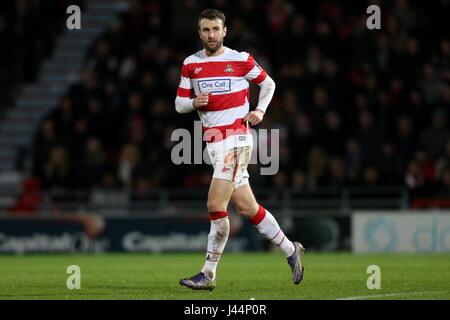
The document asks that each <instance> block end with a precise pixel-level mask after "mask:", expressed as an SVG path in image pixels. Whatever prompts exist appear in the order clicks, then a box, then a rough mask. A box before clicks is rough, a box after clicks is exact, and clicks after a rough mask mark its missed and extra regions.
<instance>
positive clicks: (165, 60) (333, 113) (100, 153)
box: [0, 0, 450, 199]
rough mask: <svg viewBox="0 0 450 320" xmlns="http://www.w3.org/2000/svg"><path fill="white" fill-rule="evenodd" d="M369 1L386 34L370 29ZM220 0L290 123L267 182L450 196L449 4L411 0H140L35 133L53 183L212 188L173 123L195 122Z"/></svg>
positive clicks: (279, 122)
mask: <svg viewBox="0 0 450 320" xmlns="http://www.w3.org/2000/svg"><path fill="white" fill-rule="evenodd" d="M370 4H378V5H379V6H380V8H381V30H369V29H367V27H366V19H367V17H368V14H367V13H366V9H367V6H368V5H370ZM207 7H212V8H217V9H221V10H223V11H224V12H225V14H226V16H227V26H228V34H227V36H226V38H225V45H226V46H228V47H231V48H233V49H236V50H239V51H247V52H249V53H251V54H252V55H253V56H254V57H255V60H256V61H257V62H258V63H259V64H260V65H261V66H262V67H263V68H264V69H265V70H266V71H267V72H268V73H269V74H270V75H271V77H272V78H273V79H274V80H275V82H276V84H277V89H276V93H275V95H274V98H273V101H272V103H271V105H270V106H269V108H268V111H267V114H266V116H265V118H264V121H263V123H262V124H261V125H260V126H259V128H268V129H279V130H280V133H281V134H280V139H281V141H280V170H279V172H278V174H277V175H274V176H261V175H260V174H259V168H258V166H256V165H251V166H250V168H249V171H250V175H251V178H250V179H251V181H252V186H253V187H254V188H256V189H257V188H258V187H264V186H265V187H267V186H270V187H273V188H274V189H275V190H276V189H279V190H281V189H285V188H289V189H290V190H291V191H293V192H298V193H301V192H303V191H308V190H320V189H321V188H329V187H335V188H343V187H362V186H364V187H365V186H378V187H380V186H381V187H382V186H406V187H407V188H408V189H409V190H410V191H411V195H412V196H413V198H414V197H417V198H420V197H428V198H449V197H450V131H449V129H448V128H449V124H450V119H449V117H450V114H449V112H450V38H449V35H448V30H450V28H449V25H448V23H447V22H446V21H447V20H448V17H446V16H445V12H446V10H447V11H448V9H449V3H448V2H446V1H433V4H430V3H426V2H425V1H422V2H421V3H418V2H416V1H407V0H396V1H387V0H386V1H357V2H355V1H353V2H344V1H287V0H268V1H256V0H241V1H229V0H213V1H200V0H185V1H157V0H144V1H130V2H129V9H128V10H127V11H125V12H123V13H122V15H121V16H120V19H119V20H118V22H117V23H115V24H114V25H112V26H110V27H109V28H108V30H107V31H106V32H105V33H104V34H103V35H102V36H101V37H100V38H99V39H97V40H96V42H95V43H94V44H93V45H92V47H91V49H90V50H89V52H87V53H86V60H85V69H84V72H83V75H82V81H80V82H79V83H77V84H75V85H73V86H72V87H71V88H70V89H69V90H68V91H67V93H66V94H65V95H64V96H63V97H61V99H60V101H59V104H58V106H55V108H54V110H53V111H52V112H51V113H50V114H48V116H47V117H46V118H45V119H43V120H42V123H41V125H40V127H39V129H38V131H37V132H36V134H35V137H34V144H33V146H34V154H33V174H34V175H35V176H36V177H38V178H39V181H40V183H41V185H42V186H43V188H45V189H69V190H75V189H84V190H92V189H105V190H117V189H127V190H133V191H134V193H133V194H134V195H135V197H137V198H142V199H145V195H146V194H148V192H150V191H151V190H153V189H155V188H174V187H179V188H194V187H206V186H208V185H209V182H210V179H211V175H212V169H211V168H210V167H209V166H208V165H180V166H177V165H174V164H172V162H171V158H170V156H171V149H172V147H173V145H174V143H175V142H171V140H170V136H171V133H172V132H173V130H174V129H176V128H186V129H189V130H191V131H192V130H193V121H194V120H197V118H198V116H197V115H196V114H195V113H192V114H188V115H180V114H178V113H177V112H176V111H175V108H174V99H175V95H176V91H177V87H178V83H179V77H180V71H181V65H182V62H183V60H184V58H186V57H187V56H188V55H190V54H192V53H193V52H195V51H197V50H199V49H201V43H200V40H199V39H198V34H197V31H196V26H197V16H198V14H199V13H200V12H201V11H202V10H203V9H205V8H207ZM3 20H4V19H3ZM1 22H2V19H1V17H0V31H1V29H2V23H1ZM14 41H18V40H14ZM25 42H26V41H25ZM28 45H30V44H28ZM25 52H27V54H29V53H30V52H29V51H27V50H25ZM30 63H32V62H30ZM0 76H1V75H0ZM252 89H254V90H253V91H252V95H251V106H255V105H256V102H257V97H258V87H257V86H256V87H255V86H252Z"/></svg>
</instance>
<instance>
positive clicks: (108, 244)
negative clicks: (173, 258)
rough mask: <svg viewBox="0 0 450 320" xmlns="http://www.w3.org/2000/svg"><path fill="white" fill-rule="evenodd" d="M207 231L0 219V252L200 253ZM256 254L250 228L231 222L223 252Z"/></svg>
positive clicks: (196, 226) (90, 218) (194, 223)
mask: <svg viewBox="0 0 450 320" xmlns="http://www.w3.org/2000/svg"><path fill="white" fill-rule="evenodd" d="M209 227H210V223H209V221H208V220H207V219H205V218H201V219H200V218H175V217H155V218H104V217H99V216H94V215H70V216H59V217H55V218H8V219H0V253H13V254H26V253H59V252H61V253H68V252H80V253H82V252H111V251H113V252H114V251H116V252H117V251H122V252H123V251H124V252H135V253H136V252H147V253H159V252H183V251H186V252H187V251H204V250H205V248H206V243H207V237H208V233H209ZM258 249H260V241H259V239H258V237H257V234H256V231H255V230H254V228H253V227H252V226H251V224H250V223H249V222H247V221H242V220H240V219H231V230H230V236H229V240H228V243H227V246H226V251H253V250H258Z"/></svg>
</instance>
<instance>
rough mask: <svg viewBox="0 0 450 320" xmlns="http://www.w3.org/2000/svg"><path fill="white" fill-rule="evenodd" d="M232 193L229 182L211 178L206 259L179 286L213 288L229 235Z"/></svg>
mask: <svg viewBox="0 0 450 320" xmlns="http://www.w3.org/2000/svg"><path fill="white" fill-rule="evenodd" d="M233 191H234V184H233V183H232V182H230V181H227V180H223V179H217V178H213V179H212V181H211V185H210V188H209V192H208V217H209V220H210V223H211V227H210V231H209V234H208V244H207V249H206V250H207V251H206V258H205V263H204V265H203V268H202V269H201V271H200V273H198V274H197V275H195V276H193V277H190V278H186V279H182V280H180V284H181V285H184V286H187V287H189V288H192V289H197V290H212V289H214V287H215V278H216V270H217V265H218V263H219V261H220V258H221V256H222V253H223V250H224V249H225V245H226V243H227V240H228V235H229V233H230V222H229V219H228V213H227V207H228V203H229V201H230V198H231V195H232V194H233Z"/></svg>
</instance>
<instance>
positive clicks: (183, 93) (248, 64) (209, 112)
mask: <svg viewBox="0 0 450 320" xmlns="http://www.w3.org/2000/svg"><path fill="white" fill-rule="evenodd" d="M224 49H225V50H224V52H223V53H222V54H221V55H218V56H211V57H208V56H206V55H205V53H204V51H203V50H200V51H198V52H196V53H195V54H193V55H190V56H189V57H187V58H186V59H185V60H184V62H183V67H182V69H181V80H180V85H179V87H178V91H177V96H178V97H182V98H192V97H194V96H197V95H198V94H200V93H206V92H208V93H211V95H210V96H209V100H208V104H207V105H206V106H204V107H202V108H199V109H197V112H198V114H199V116H200V119H201V121H202V124H203V130H204V132H205V140H206V141H207V142H215V141H219V140H221V139H218V137H217V135H211V136H209V137H208V130H209V131H210V132H216V133H217V130H220V132H222V139H225V138H226V137H227V135H228V134H227V129H228V133H230V131H231V130H230V129H234V130H235V131H234V134H236V133H247V134H248V133H249V132H247V129H246V125H245V123H244V121H243V118H244V117H245V115H246V114H247V113H248V112H249V81H250V82H252V83H255V84H258V83H260V82H262V81H263V80H264V79H265V78H266V77H267V73H266V72H265V71H264V70H263V69H262V68H261V67H260V66H259V65H258V64H257V63H256V62H255V60H254V59H253V57H252V56H251V55H250V54H248V53H247V52H238V51H236V50H232V49H230V48H228V47H224ZM213 129H214V130H213ZM230 134H233V133H230Z"/></svg>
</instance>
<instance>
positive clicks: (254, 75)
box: [244, 55, 275, 126]
mask: <svg viewBox="0 0 450 320" xmlns="http://www.w3.org/2000/svg"><path fill="white" fill-rule="evenodd" d="M246 67H247V70H248V73H247V74H246V75H245V78H246V79H247V80H248V81H250V82H252V83H254V84H257V85H258V86H259V87H260V91H259V98H258V105H257V106H256V109H255V110H254V111H250V112H249V113H247V115H246V116H245V117H244V120H248V121H249V122H250V124H251V125H252V126H255V125H257V124H259V123H260V122H261V121H262V120H263V118H264V114H265V112H266V110H267V107H268V106H269V103H270V101H271V100H272V97H273V94H274V92H275V82H274V81H273V79H272V78H271V77H269V75H268V74H267V73H266V71H265V70H264V69H263V68H261V67H260V66H259V65H258V64H257V63H256V61H255V60H254V59H253V57H252V56H251V55H248V59H247V61H246Z"/></svg>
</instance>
